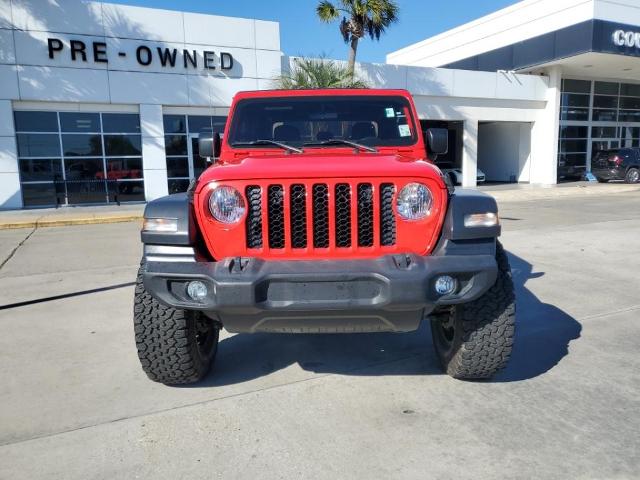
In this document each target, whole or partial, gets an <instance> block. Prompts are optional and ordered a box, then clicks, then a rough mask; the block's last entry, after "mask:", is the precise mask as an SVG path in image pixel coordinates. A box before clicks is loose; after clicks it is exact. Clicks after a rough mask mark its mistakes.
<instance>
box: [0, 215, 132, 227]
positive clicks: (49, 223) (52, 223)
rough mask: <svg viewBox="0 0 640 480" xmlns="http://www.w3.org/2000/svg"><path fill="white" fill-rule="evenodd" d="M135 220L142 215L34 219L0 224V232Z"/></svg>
mask: <svg viewBox="0 0 640 480" xmlns="http://www.w3.org/2000/svg"><path fill="white" fill-rule="evenodd" d="M137 220H142V213H140V214H135V215H124V216H119V217H85V218H68V219H60V220H55V219H51V220H47V219H36V220H25V221H18V222H0V230H11V229H16V228H42V227H68V226H72V225H95V224H101V223H124V222H135V221H137Z"/></svg>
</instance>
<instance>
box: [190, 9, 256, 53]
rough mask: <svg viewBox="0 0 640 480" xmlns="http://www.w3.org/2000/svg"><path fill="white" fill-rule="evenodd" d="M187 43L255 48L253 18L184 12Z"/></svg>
mask: <svg viewBox="0 0 640 480" xmlns="http://www.w3.org/2000/svg"><path fill="white" fill-rule="evenodd" d="M184 32H185V37H186V38H185V42H186V43H196V44H200V45H211V44H214V45H223V46H233V47H244V48H255V46H256V36H255V28H254V22H253V20H248V19H244V18H231V17H218V16H215V15H199V14H197V13H188V12H185V13H184Z"/></svg>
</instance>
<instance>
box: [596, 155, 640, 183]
mask: <svg viewBox="0 0 640 480" xmlns="http://www.w3.org/2000/svg"><path fill="white" fill-rule="evenodd" d="M591 173H592V174H593V175H594V176H595V177H596V178H597V179H598V181H599V182H608V181H609V180H624V181H625V182H626V183H638V182H640V148H616V149H613V150H600V151H598V152H596V153H595V155H594V156H593V160H592V162H591Z"/></svg>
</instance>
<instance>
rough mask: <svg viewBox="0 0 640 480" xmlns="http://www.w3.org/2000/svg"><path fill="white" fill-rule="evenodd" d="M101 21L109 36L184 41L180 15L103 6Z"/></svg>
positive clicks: (121, 6)
mask: <svg viewBox="0 0 640 480" xmlns="http://www.w3.org/2000/svg"><path fill="white" fill-rule="evenodd" d="M102 18H103V21H104V34H105V35H106V36H108V37H117V38H135V39H139V40H161V41H165V42H184V26H183V20H182V12H173V11H169V10H160V9H151V8H142V7H133V6H129V5H115V4H113V3H104V4H103V5H102Z"/></svg>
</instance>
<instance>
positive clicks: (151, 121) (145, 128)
mask: <svg viewBox="0 0 640 480" xmlns="http://www.w3.org/2000/svg"><path fill="white" fill-rule="evenodd" d="M140 133H142V136H143V137H162V136H164V126H163V120H162V106H161V105H140Z"/></svg>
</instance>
